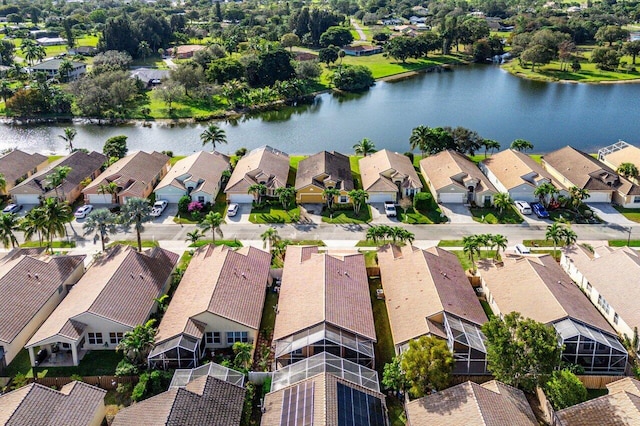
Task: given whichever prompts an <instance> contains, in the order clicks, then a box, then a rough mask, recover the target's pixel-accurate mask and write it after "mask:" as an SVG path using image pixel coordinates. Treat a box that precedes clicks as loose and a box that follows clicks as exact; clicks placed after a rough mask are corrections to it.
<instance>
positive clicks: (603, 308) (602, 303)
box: [598, 295, 609, 314]
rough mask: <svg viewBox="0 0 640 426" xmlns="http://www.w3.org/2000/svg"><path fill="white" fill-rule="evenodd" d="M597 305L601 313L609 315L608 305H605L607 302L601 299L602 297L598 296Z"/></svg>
mask: <svg viewBox="0 0 640 426" xmlns="http://www.w3.org/2000/svg"><path fill="white" fill-rule="evenodd" d="M598 305H599V306H600V307H601V308H602V310H603V311H605V312H606V313H607V314H608V313H609V304H608V303H607V301H606V300H605V299H604V297H602V295H599V296H598Z"/></svg>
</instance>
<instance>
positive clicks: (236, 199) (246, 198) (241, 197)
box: [229, 194, 253, 203]
mask: <svg viewBox="0 0 640 426" xmlns="http://www.w3.org/2000/svg"><path fill="white" fill-rule="evenodd" d="M229 201H230V202H232V203H251V202H253V195H251V194H230V195H229Z"/></svg>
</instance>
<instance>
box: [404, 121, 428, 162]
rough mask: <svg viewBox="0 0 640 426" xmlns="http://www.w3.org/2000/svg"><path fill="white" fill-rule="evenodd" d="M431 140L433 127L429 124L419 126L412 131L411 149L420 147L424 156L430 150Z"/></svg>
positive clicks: (410, 138)
mask: <svg viewBox="0 0 640 426" xmlns="http://www.w3.org/2000/svg"><path fill="white" fill-rule="evenodd" d="M431 141H432V137H431V129H430V128H429V127H427V126H418V127H416V128H415V129H413V130H412V131H411V136H410V137H409V146H410V147H411V149H416V148H418V149H419V150H420V152H421V153H422V157H424V153H425V152H426V151H428V150H429V145H430V144H431Z"/></svg>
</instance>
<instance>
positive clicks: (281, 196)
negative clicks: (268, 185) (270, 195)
mask: <svg viewBox="0 0 640 426" xmlns="http://www.w3.org/2000/svg"><path fill="white" fill-rule="evenodd" d="M275 194H276V196H277V197H278V200H280V203H281V204H282V207H283V208H284V209H285V210H289V204H291V202H292V201H293V199H294V197H295V196H296V189H295V188H294V187H292V186H282V187H280V188H276V191H275Z"/></svg>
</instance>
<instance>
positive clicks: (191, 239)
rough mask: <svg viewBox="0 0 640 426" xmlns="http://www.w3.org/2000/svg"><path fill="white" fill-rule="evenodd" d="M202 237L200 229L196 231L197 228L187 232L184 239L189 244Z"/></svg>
mask: <svg viewBox="0 0 640 426" xmlns="http://www.w3.org/2000/svg"><path fill="white" fill-rule="evenodd" d="M202 237H204V234H203V233H200V231H198V230H197V229H196V230H195V231H193V232H187V238H185V241H186V242H188V243H191V244H195V243H197V242H198V241H199V240H200V238H202Z"/></svg>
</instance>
